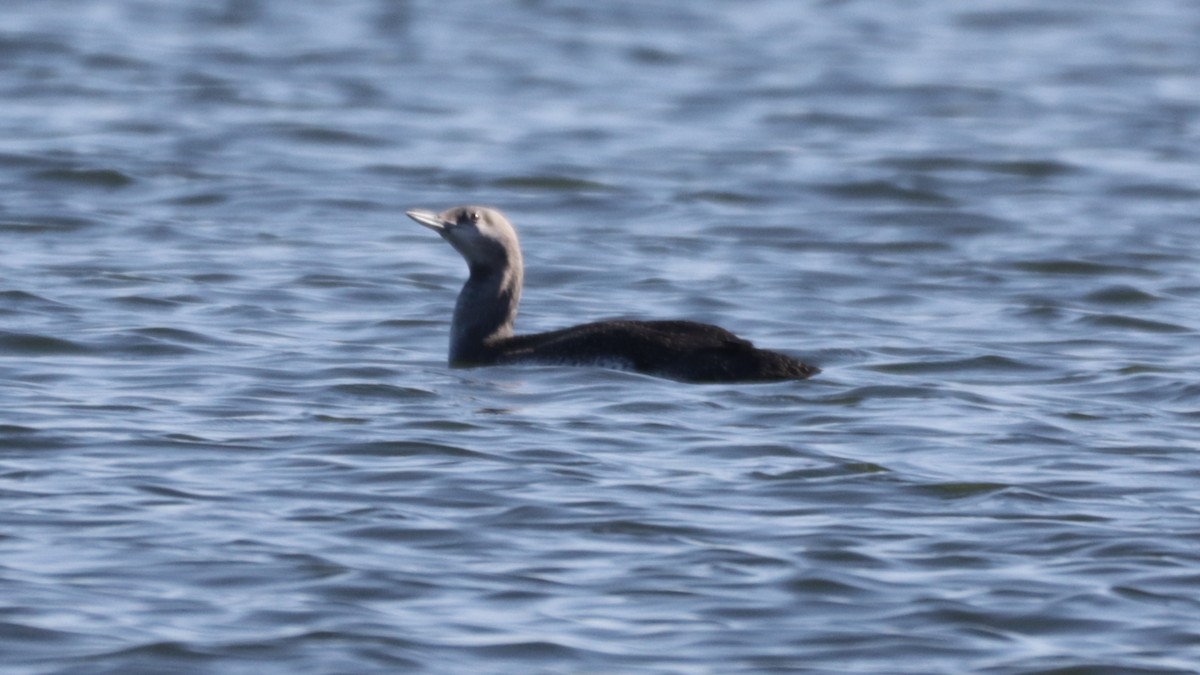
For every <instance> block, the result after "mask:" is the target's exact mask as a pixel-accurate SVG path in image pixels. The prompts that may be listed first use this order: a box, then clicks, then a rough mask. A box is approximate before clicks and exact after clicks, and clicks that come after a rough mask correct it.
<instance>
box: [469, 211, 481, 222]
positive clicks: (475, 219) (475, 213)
mask: <svg viewBox="0 0 1200 675" xmlns="http://www.w3.org/2000/svg"><path fill="white" fill-rule="evenodd" d="M480 217H481V216H480V215H479V212H478V211H472V212H471V222H472V223H478V222H479V218H480Z"/></svg>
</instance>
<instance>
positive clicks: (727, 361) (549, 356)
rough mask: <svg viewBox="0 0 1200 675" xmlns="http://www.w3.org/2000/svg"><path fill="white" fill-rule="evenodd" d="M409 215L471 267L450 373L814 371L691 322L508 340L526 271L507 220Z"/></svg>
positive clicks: (799, 375)
mask: <svg viewBox="0 0 1200 675" xmlns="http://www.w3.org/2000/svg"><path fill="white" fill-rule="evenodd" d="M406 214H407V215H408V217H409V218H412V219H413V220H415V221H417V222H418V223H420V224H421V225H424V226H425V227H428V228H429V229H431V230H433V231H434V232H437V233H438V234H440V235H441V236H442V238H443V239H445V240H446V241H447V242H449V243H450V245H451V246H453V247H454V250H456V251H458V252H459V254H460V255H462V257H463V259H464V260H466V261H467V267H468V268H469V269H470V277H469V278H468V279H467V282H466V284H464V285H463V288H462V291H461V292H460V293H459V294H458V302H457V303H456V304H455V306H454V318H453V319H452V320H451V322H450V356H449V361H450V365H451V366H453V367H474V366H489V365H496V364H508V363H541V364H561V365H574V366H602V367H612V368H618V369H622V370H633V371H637V372H639V373H646V374H648V375H655V376H659V377H665V378H670V379H674V380H681V381H684V382H767V381H773V380H790V379H803V378H807V377H810V376H812V375H814V374H816V373H818V372H820V369H819V368H817V367H816V366H811V365H808V364H805V363H801V362H800V361H797V360H796V359H793V358H792V357H790V356H787V355H785V354H780V353H778V352H772V351H767V350H765V349H758V348H757V347H755V346H754V345H753V344H751V343H750V342H748V341H747V340H743V339H742V338H739V337H738V336H736V335H734V334H733V333H730V332H729V331H727V330H725V329H724V328H720V327H718V326H713V325H710V324H706V323H697V322H694V321H631V320H625V319H612V320H607V321H596V322H594V323H585V324H581V325H578V326H573V327H571V328H564V329H562V330H555V331H549V332H546V333H531V334H527V335H515V334H514V333H513V324H514V322H515V321H516V318H517V304H518V303H519V302H520V300H521V286H522V283H523V280H524V274H525V266H524V262H523V261H522V259H521V246H520V244H519V242H518V241H517V231H516V229H514V228H513V226H512V224H511V223H509V222H508V219H507V218H505V217H504V215H503V214H501V213H500V212H499V211H497V210H496V209H493V208H488V207H484V206H457V207H454V208H452V209H448V210H446V211H443V212H442V213H433V212H431V211H419V210H413V211H407V212H406Z"/></svg>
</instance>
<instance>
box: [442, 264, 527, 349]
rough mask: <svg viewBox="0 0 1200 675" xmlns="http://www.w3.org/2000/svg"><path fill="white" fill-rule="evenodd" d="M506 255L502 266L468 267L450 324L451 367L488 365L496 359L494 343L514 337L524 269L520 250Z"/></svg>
mask: <svg viewBox="0 0 1200 675" xmlns="http://www.w3.org/2000/svg"><path fill="white" fill-rule="evenodd" d="M506 248H507V247H506ZM505 253H506V254H507V255H505V256H503V257H504V260H503V264H475V265H471V277H470V278H469V279H467V283H466V284H464V285H463V288H462V291H461V292H460V293H459V294H458V302H457V303H456V304H455V306H454V319H453V321H452V322H451V324H450V363H452V364H463V365H470V364H482V363H489V362H491V361H493V360H495V358H496V352H495V346H496V343H497V342H499V341H501V340H503V339H504V338H507V337H511V336H512V334H513V323H514V322H515V321H516V319H517V304H518V303H519V302H520V301H521V283H522V281H523V277H524V269H523V265H522V261H521V252H520V250H519V249H517V248H516V247H515V246H514V247H512V250H508V251H505ZM494 262H500V261H494Z"/></svg>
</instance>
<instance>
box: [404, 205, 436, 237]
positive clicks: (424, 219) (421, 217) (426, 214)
mask: <svg viewBox="0 0 1200 675" xmlns="http://www.w3.org/2000/svg"><path fill="white" fill-rule="evenodd" d="M404 215H406V216H408V217H409V218H412V219H413V220H415V221H417V222H418V223H420V224H422V225H424V226H425V227H428V228H429V229H431V230H434V231H436V232H441V231H442V230H445V229H446V224H445V223H444V222H442V219H441V218H440V217H438V214H436V213H434V212H432V211H421V210H418V209H413V210H412V211H405V212H404Z"/></svg>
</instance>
